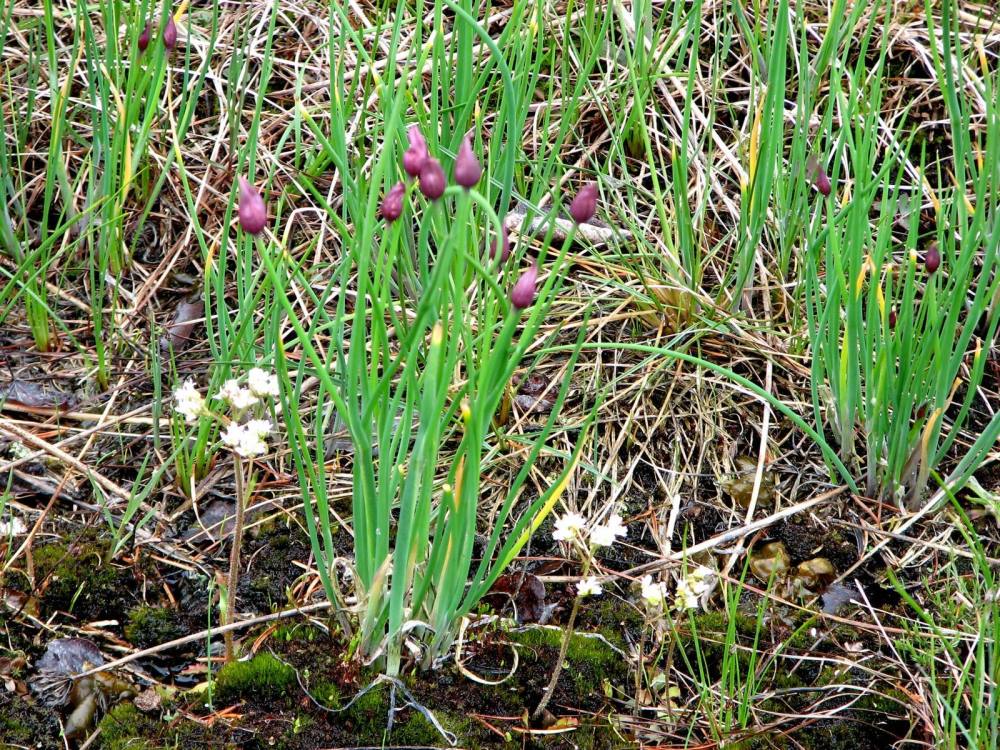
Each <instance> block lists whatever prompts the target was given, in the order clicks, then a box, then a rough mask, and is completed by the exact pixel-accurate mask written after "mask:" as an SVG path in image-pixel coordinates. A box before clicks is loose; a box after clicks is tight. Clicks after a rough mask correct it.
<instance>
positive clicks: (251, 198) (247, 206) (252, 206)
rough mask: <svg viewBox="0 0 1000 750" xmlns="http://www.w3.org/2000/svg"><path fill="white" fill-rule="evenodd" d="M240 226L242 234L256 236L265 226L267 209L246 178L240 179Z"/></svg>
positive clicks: (255, 189)
mask: <svg viewBox="0 0 1000 750" xmlns="http://www.w3.org/2000/svg"><path fill="white" fill-rule="evenodd" d="M239 215H240V226H241V227H243V231H244V232H249V233H250V234H252V235H258V234H260V233H261V232H263V231H264V226H265V225H266V224H267V208H266V207H265V206H264V199H263V198H261V197H260V193H258V192H257V188H255V187H254V186H253V185H251V184H250V183H249V182H248V181H247V180H246V178H244V177H240V207H239Z"/></svg>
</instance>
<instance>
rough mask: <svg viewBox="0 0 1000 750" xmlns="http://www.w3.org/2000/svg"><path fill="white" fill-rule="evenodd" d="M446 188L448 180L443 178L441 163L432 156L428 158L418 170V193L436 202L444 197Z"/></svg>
mask: <svg viewBox="0 0 1000 750" xmlns="http://www.w3.org/2000/svg"><path fill="white" fill-rule="evenodd" d="M447 186H448V178H447V177H445V176H444V170H443V169H442V168H441V162H439V161H438V160H437V159H435V158H434V157H433V156H428V157H427V159H425V160H424V165H423V167H421V168H420V192H421V193H423V194H424V195H425V196H426V197H427V198H429V199H430V200H432V201H436V200H437V199H438V198H440V197H441V196H442V195H444V189H445V188H446V187H447Z"/></svg>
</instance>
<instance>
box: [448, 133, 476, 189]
mask: <svg viewBox="0 0 1000 750" xmlns="http://www.w3.org/2000/svg"><path fill="white" fill-rule="evenodd" d="M482 176H483V167H482V165H480V163H479V159H477V158H476V155H475V153H473V151H472V136H470V135H466V136H465V138H463V139H462V144H461V145H460V146H459V147H458V155H457V156H456V157H455V182H457V183H458V184H459V185H461V186H462V187H464V188H471V187H474V186H475V184H476V183H477V182H479V178H480V177H482Z"/></svg>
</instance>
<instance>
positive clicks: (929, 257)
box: [924, 242, 941, 273]
mask: <svg viewBox="0 0 1000 750" xmlns="http://www.w3.org/2000/svg"><path fill="white" fill-rule="evenodd" d="M940 265H941V251H940V250H938V244H937V243H936V242H932V243H931V246H930V247H929V248H927V252H926V253H924V268H926V269H927V273H934V272H935V271H936V270H938V267H939V266H940Z"/></svg>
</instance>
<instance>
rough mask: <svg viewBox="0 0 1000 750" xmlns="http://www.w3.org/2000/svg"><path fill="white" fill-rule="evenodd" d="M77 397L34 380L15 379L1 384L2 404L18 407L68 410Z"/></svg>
mask: <svg viewBox="0 0 1000 750" xmlns="http://www.w3.org/2000/svg"><path fill="white" fill-rule="evenodd" d="M74 401H75V399H74V398H73V397H72V396H70V395H69V394H66V393H63V392H62V391H58V390H56V389H55V388H43V387H42V386H41V385H39V384H38V383H36V382H35V381H33V380H20V379H15V380H11V381H8V382H7V383H3V384H0V404H2V405H3V406H5V407H11V408H14V409H17V408H18V407H21V408H26V409H59V410H60V411H67V410H68V409H69V408H70V407H71V406H72V405H73V403H74Z"/></svg>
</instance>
